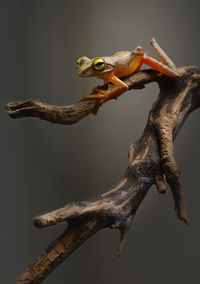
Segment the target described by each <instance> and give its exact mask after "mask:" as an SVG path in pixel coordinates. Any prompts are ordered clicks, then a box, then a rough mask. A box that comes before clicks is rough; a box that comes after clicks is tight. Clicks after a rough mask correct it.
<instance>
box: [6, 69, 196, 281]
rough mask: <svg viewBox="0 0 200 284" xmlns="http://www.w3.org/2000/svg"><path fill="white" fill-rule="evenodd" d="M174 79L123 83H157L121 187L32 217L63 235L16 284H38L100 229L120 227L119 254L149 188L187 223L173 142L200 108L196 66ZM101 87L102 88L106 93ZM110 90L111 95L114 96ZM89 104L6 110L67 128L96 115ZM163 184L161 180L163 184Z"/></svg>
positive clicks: (142, 77)
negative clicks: (170, 201)
mask: <svg viewBox="0 0 200 284" xmlns="http://www.w3.org/2000/svg"><path fill="white" fill-rule="evenodd" d="M178 71H179V73H180V75H181V78H180V79H179V80H175V79H173V78H169V77H166V76H164V75H161V74H159V73H157V72H155V71H153V70H145V71H141V72H138V73H136V74H134V75H132V76H130V77H129V78H126V79H124V81H125V82H126V84H128V86H129V89H133V88H142V87H143V86H144V85H145V84H147V83H150V82H153V81H156V82H157V83H158V84H159V87H160V93H159V96H158V99H157V100H156V102H155V103H154V104H153V106H152V108H151V110H150V113H149V117H148V121H147V124H146V127H145V129H144V132H143V134H142V136H141V138H140V139H139V140H138V141H137V142H136V143H135V144H134V145H132V146H131V147H130V150H129V163H128V166H127V170H126V172H125V174H124V176H123V178H122V179H121V181H120V183H119V184H118V185H117V186H116V187H115V188H113V189H112V190H110V191H109V192H107V193H104V194H102V195H101V196H99V197H97V198H95V199H93V200H87V201H85V202H74V203H71V204H68V205H67V206H65V207H64V208H61V209H58V210H55V211H53V212H50V213H47V214H44V215H42V216H38V217H35V219H34V224H35V225H36V226H37V227H40V228H41V227H47V226H52V225H55V224H58V223H59V222H63V221H66V222H67V225H66V227H67V228H66V231H65V232H64V233H63V234H62V235H61V236H60V237H58V238H57V239H56V240H55V241H53V242H52V243H51V244H50V245H49V246H48V247H47V248H46V249H45V250H44V251H42V252H41V254H40V256H39V257H38V258H37V259H36V260H35V261H34V262H33V263H32V264H31V265H29V266H28V267H27V269H26V271H25V272H24V273H23V274H22V275H21V276H20V277H19V278H18V279H17V280H16V281H15V284H22V283H23V284H25V283H26V284H29V283H32V284H36V283H41V282H42V281H43V280H44V279H45V278H46V277H47V276H48V275H49V274H50V273H51V272H52V271H53V270H54V269H55V268H56V267H57V266H58V265H59V264H60V263H61V262H62V261H64V260H65V259H66V258H67V257H68V256H69V255H70V254H71V253H72V252H73V251H74V250H76V249H77V248H78V247H79V246H80V245H81V244H82V243H83V242H85V241H86V240H87V239H88V238H89V237H90V236H92V235H93V234H95V233H96V232H97V231H99V230H100V229H102V228H106V227H110V228H116V229H119V230H120V232H121V240H120V244H119V254H120V253H121V251H122V248H123V244H124V241H125V238H126V235H127V232H128V229H129V227H130V225H131V223H132V221H133V219H134V217H135V213H136V211H137V209H138V207H139V205H140V203H141V202H142V200H143V198H144V197H145V195H146V194H147V192H148V190H149V188H150V187H151V185H152V184H156V185H157V188H158V192H159V193H165V192H166V182H167V183H168V185H169V187H170V189H171V192H172V195H173V198H174V205H175V210H176V213H177V216H178V218H179V219H181V220H183V221H184V222H185V223H188V217H187V212H186V206H185V200H184V194H183V187H182V184H181V181H180V172H179V169H178V167H177V165H176V162H175V158H174V150H173V139H174V138H175V136H176V135H177V133H178V131H179V130H180V128H181V126H182V125H183V123H184V121H185V119H186V118H187V116H188V115H189V114H190V113H191V112H192V111H193V110H195V109H197V108H199V106H200V68H199V67H196V66H186V67H180V68H178ZM105 88H106V85H105V86H102V89H105ZM117 88H118V87H115V86H112V92H113V93H114V92H117ZM96 107H97V103H96V101H94V100H87V101H80V102H79V103H77V104H74V105H70V106H50V105H47V104H44V103H41V102H37V101H30V100H29V101H24V102H17V103H10V104H8V105H7V106H6V109H7V110H8V114H9V115H10V117H12V118H22V117H38V118H40V119H45V120H48V121H50V122H53V123H60V124H72V123H75V122H78V121H79V120H80V119H82V118H84V117H85V116H87V115H88V114H90V113H92V112H94V111H95V109H96ZM165 180H166V182H165Z"/></svg>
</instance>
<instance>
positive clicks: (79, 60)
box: [77, 58, 82, 66]
mask: <svg viewBox="0 0 200 284" xmlns="http://www.w3.org/2000/svg"><path fill="white" fill-rule="evenodd" d="M81 63H82V58H79V59H78V60H77V65H78V66H81Z"/></svg>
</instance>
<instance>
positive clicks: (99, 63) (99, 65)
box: [93, 58, 105, 70]
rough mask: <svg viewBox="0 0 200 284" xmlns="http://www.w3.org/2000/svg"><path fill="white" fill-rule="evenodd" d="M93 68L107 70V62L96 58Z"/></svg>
mask: <svg viewBox="0 0 200 284" xmlns="http://www.w3.org/2000/svg"><path fill="white" fill-rule="evenodd" d="M93 66H94V68H95V69H96V70H103V69H104V68H105V61H104V60H103V59H102V58H96V59H95V60H94V61H93Z"/></svg>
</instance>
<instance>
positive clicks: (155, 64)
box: [142, 39, 180, 79]
mask: <svg viewBox="0 0 200 284" xmlns="http://www.w3.org/2000/svg"><path fill="white" fill-rule="evenodd" d="M151 44H152V46H153V48H154V49H155V51H156V52H157V54H158V55H159V56H160V58H161V61H162V62H160V61H158V60H156V59H155V58H153V57H151V56H149V55H147V54H144V55H143V57H142V61H143V63H145V64H147V65H149V66H150V67H152V68H153V69H155V70H157V71H159V72H161V73H163V74H165V75H167V76H170V77H173V78H176V79H178V78H180V75H179V73H178V71H177V69H176V66H175V64H174V63H173V61H172V60H171V59H170V58H169V57H168V56H167V54H166V53H165V52H164V51H163V50H162V49H161V47H160V46H159V45H158V43H157V42H156V41H155V39H152V40H151Z"/></svg>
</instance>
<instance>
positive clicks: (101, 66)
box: [78, 39, 180, 102]
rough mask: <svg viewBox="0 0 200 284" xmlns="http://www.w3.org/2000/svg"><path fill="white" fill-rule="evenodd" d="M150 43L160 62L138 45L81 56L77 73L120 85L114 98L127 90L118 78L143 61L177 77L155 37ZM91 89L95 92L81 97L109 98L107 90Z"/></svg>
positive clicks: (133, 70)
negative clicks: (107, 53)
mask: <svg viewBox="0 0 200 284" xmlns="http://www.w3.org/2000/svg"><path fill="white" fill-rule="evenodd" d="M151 44H152V45H153V47H154V49H155V50H156V52H157V53H158V55H159V56H160V57H161V60H162V62H160V61H158V60H156V59H154V58H153V57H151V56H148V55H147V54H146V53H144V51H143V50H142V48H141V47H140V46H138V47H137V48H136V49H135V50H134V51H118V52H116V53H115V54H114V55H113V56H105V57H98V58H92V59H89V58H88V57H86V56H83V57H81V58H79V59H78V65H79V75H80V76H81V77H92V76H94V77H97V78H100V79H103V80H104V82H105V83H107V82H111V83H113V84H115V85H117V86H119V87H121V88H120V90H119V92H118V93H116V96H115V97H114V98H116V97H117V96H119V95H121V94H122V93H124V92H125V91H126V90H128V86H127V85H126V84H125V83H124V82H123V81H122V80H120V78H123V77H126V76H129V75H131V74H133V73H136V72H138V71H140V68H141V65H142V64H143V63H145V64H147V65H149V66H151V67H152V68H153V69H155V70H156V71H159V72H161V73H164V74H165V75H167V76H170V77H173V78H176V79H178V78H179V77H180V76H179V74H178V71H177V69H176V66H175V65H174V63H173V62H172V61H171V59H170V58H169V57H168V56H167V55H166V54H165V53H164V51H163V50H162V49H161V48H160V47H159V45H158V44H157V42H156V41H155V39H152V40H151ZM93 91H95V92H97V94H95V95H86V96H84V97H83V99H96V100H99V101H100V102H104V101H106V100H108V99H110V98H111V97H110V96H109V94H110V91H109V90H107V91H102V90H100V89H98V87H95V88H93ZM112 98H113V96H112Z"/></svg>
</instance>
